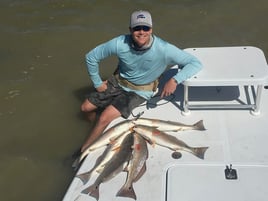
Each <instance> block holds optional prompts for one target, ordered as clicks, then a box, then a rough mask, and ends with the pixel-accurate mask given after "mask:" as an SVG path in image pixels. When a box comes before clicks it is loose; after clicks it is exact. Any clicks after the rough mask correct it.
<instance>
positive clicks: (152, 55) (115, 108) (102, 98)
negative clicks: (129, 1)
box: [81, 11, 202, 152]
mask: <svg viewBox="0 0 268 201" xmlns="http://www.w3.org/2000/svg"><path fill="white" fill-rule="evenodd" d="M152 27H153V26H152V18H151V15H150V13H149V12H148V11H135V12H133V13H132V15H131V18H130V27H129V30H130V34H129V35H121V36H118V37H116V38H114V39H112V40H110V41H108V42H106V43H103V44H101V45H99V46H97V47H96V48H95V49H93V50H92V51H90V52H89V53H88V54H87V55H86V63H87V68H88V73H89V75H90V78H91V80H92V82H93V84H94V87H95V88H96V92H93V93H91V94H90V95H89V96H88V97H87V99H86V100H85V101H84V103H83V104H82V106H81V110H82V111H83V112H86V113H87V114H88V118H89V119H93V117H94V116H95V111H96V109H98V108H102V109H103V112H102V113H101V114H100V116H99V119H98V121H97V123H96V125H95V127H94V128H93V130H92V131H91V134H90V135H89V136H88V138H87V140H86V142H85V143H84V144H83V146H82V148H81V151H82V152H83V151H84V150H85V149H86V148H87V147H88V145H90V144H92V142H94V140H96V139H97V138H98V137H99V135H101V133H102V132H103V131H104V130H105V128H106V127H107V126H108V125H109V123H110V122H111V121H113V120H114V119H116V118H117V117H120V116H122V117H124V118H128V116H129V115H130V113H131V111H132V110H133V109H134V108H135V107H137V106H139V105H140V104H141V103H143V102H144V101H146V100H148V99H150V98H151V97H152V96H153V94H154V91H155V89H156V87H157V80H158V78H159V76H160V75H161V74H162V73H163V72H164V71H165V70H166V67H167V66H172V65H176V64H177V65H178V66H179V68H180V70H179V71H178V73H177V74H176V75H175V76H174V77H173V78H171V79H170V80H168V81H167V82H166V83H165V85H164V87H163V90H162V92H161V97H165V96H169V95H171V94H172V93H173V92H174V91H175V90H176V87H177V84H179V83H181V82H183V81H185V80H186V79H188V78H189V77H191V76H193V75H194V74H196V73H197V72H198V71H199V70H201V68H202V66H201V64H200V62H199V61H198V60H197V59H196V58H195V57H193V56H192V55H190V54H188V53H186V52H184V51H182V50H180V49H179V48H177V47H175V46H174V45H171V44H170V43H168V42H166V41H163V40H162V39H160V38H158V37H157V36H155V35H153V34H152V32H153V29H152ZM111 55H116V56H117V57H118V60H119V62H118V70H117V73H116V74H115V75H114V76H112V77H111V78H109V79H108V80H106V81H102V79H101V77H100V75H99V62H100V61H101V60H102V59H104V58H106V57H108V56H111Z"/></svg>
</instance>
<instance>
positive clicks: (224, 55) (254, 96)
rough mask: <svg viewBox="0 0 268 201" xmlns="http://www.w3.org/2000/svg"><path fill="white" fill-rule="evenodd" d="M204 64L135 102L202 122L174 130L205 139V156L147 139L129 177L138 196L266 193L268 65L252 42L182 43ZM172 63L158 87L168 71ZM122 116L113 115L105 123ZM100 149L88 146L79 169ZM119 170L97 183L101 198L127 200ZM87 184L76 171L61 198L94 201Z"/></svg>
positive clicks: (195, 198)
mask: <svg viewBox="0 0 268 201" xmlns="http://www.w3.org/2000/svg"><path fill="white" fill-rule="evenodd" d="M185 51H187V52H189V53H191V54H193V55H195V56H196V57H197V58H199V59H200V61H201V62H202V64H203V66H204V68H203V69H202V70H201V71H200V72H199V73H198V74H197V75H196V76H194V77H192V78H190V79H188V80H187V81H185V82H184V83H183V84H181V85H179V86H178V87H177V90H176V92H175V93H174V94H172V95H171V96H169V97H166V98H165V99H160V97H159V96H158V95H156V96H155V97H153V98H152V99H151V100H150V101H148V102H146V103H145V104H142V105H140V106H139V107H137V108H136V109H134V110H133V114H132V116H131V117H129V118H130V119H135V118H139V117H144V118H152V119H160V120H168V121H174V122H181V123H184V124H189V125H191V124H194V123H195V122H198V121H199V120H203V123H204V126H205V128H206V130H203V131H199V130H187V131H172V132H168V133H169V134H170V135H173V136H176V138H178V139H180V140H183V141H184V142H186V143H187V144H189V145H191V146H196V147H197V146H198V147H199V146H206V147H209V148H208V149H207V151H206V153H205V156H204V159H200V158H197V157H195V156H194V155H192V154H190V153H188V152H184V151H181V152H174V151H171V150H170V149H166V148H164V147H161V146H152V145H149V144H148V150H149V156H148V159H147V161H146V167H147V168H146V172H145V173H144V175H143V176H142V177H141V178H140V179H139V180H138V181H136V182H135V183H134V184H133V188H134V190H135V192H136V196H137V200H138V201H149V200H154V201H178V200H181V201H186V200H187V201H199V200H206V201H215V200H217V201H226V200H236V201H252V200H256V201H266V200H267V198H268V191H267V189H266V188H267V186H268V151H267V149H266V147H267V142H268V121H267V119H268V104H267V102H268V89H267V85H268V65H267V62H266V59H265V55H264V53H263V51H262V50H261V49H259V48H257V47H252V46H233V47H205V48H204V47H202V48H198V47H197V48H187V49H185ZM176 72H177V68H176V66H175V67H172V68H171V69H170V70H168V71H167V72H166V73H165V74H164V76H163V77H162V78H161V81H160V85H159V89H160V90H161V87H162V86H163V84H162V83H164V82H165V80H167V79H169V78H170V77H172V76H173V75H174V74H175V73H176ZM123 120H124V119H122V118H118V119H116V120H114V121H113V122H112V123H111V125H110V126H113V125H116V124H117V123H119V122H121V121H123ZM103 151H104V149H102V148H101V149H98V150H96V151H94V152H92V153H91V154H89V155H88V156H87V157H86V158H85V160H84V161H83V163H82V165H81V166H80V168H79V170H78V172H77V174H81V173H84V172H87V171H89V170H90V169H91V168H92V167H93V165H94V164H95V162H96V159H97V158H98V156H99V155H100V154H101V153H102V152H103ZM126 175H127V173H126V172H124V171H122V172H121V173H119V174H118V175H117V176H115V177H114V178H112V179H111V180H109V181H107V182H105V183H102V184H101V185H100V187H99V201H108V200H109V201H127V200H133V199H132V198H128V197H118V196H116V194H117V192H118V190H119V189H120V188H121V187H122V185H123V184H124V183H125V181H126ZM97 176H98V175H95V176H93V177H92V178H91V179H90V180H89V181H88V182H87V183H86V184H83V182H82V181H81V180H80V179H79V178H77V177H74V179H73V181H72V182H71V184H70V186H69V188H68V190H67V192H66V194H65V196H64V198H63V201H73V200H77V201H95V200H96V199H95V198H94V197H92V196H90V195H88V194H84V193H81V192H82V191H83V190H84V189H85V188H86V187H88V186H89V185H91V184H92V183H93V182H94V180H95V179H96V177H97Z"/></svg>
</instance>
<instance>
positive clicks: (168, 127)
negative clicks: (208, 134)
mask: <svg viewBox="0 0 268 201" xmlns="http://www.w3.org/2000/svg"><path fill="white" fill-rule="evenodd" d="M133 123H134V124H136V125H144V126H150V127H156V128H157V129H158V130H160V131H186V130H200V131H202V130H206V129H205V127H204V124H203V120H200V121H198V122H196V123H195V124H193V125H187V124H183V123H180V122H174V121H165V120H159V119H149V118H139V119H137V120H134V121H133Z"/></svg>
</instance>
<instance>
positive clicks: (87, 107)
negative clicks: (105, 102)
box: [81, 99, 96, 112]
mask: <svg viewBox="0 0 268 201" xmlns="http://www.w3.org/2000/svg"><path fill="white" fill-rule="evenodd" d="M94 109H96V106H95V105H93V104H92V103H91V102H90V101H89V100H88V99H86V100H85V101H84V102H83V103H82V105H81V111H82V112H91V111H93V110H94Z"/></svg>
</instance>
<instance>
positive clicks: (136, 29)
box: [132, 26, 151, 32]
mask: <svg viewBox="0 0 268 201" xmlns="http://www.w3.org/2000/svg"><path fill="white" fill-rule="evenodd" d="M150 29H151V27H148V26H136V27H133V28H132V30H133V31H141V30H143V31H146V32H147V31H150Z"/></svg>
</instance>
